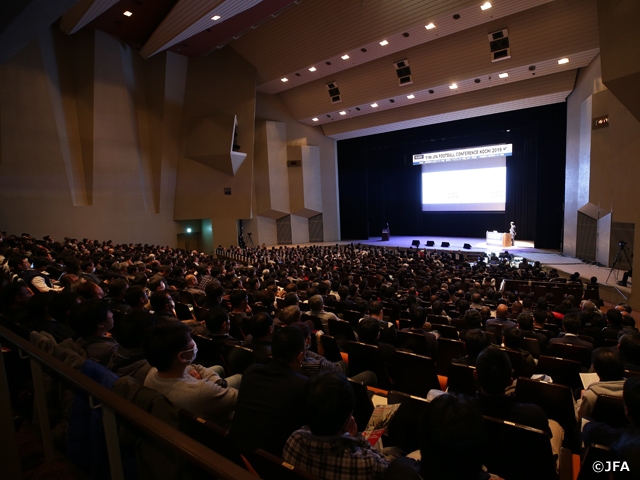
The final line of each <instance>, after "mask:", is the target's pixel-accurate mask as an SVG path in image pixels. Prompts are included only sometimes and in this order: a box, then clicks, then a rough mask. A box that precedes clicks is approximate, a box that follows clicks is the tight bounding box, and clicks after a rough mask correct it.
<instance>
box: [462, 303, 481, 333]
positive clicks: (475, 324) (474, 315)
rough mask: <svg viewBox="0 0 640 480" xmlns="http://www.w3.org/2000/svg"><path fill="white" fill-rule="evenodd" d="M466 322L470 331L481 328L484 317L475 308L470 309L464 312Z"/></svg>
mask: <svg viewBox="0 0 640 480" xmlns="http://www.w3.org/2000/svg"><path fill="white" fill-rule="evenodd" d="M464 321H465V322H466V323H467V328H469V329H474V328H480V327H481V326H482V316H481V315H480V312H479V311H478V310H476V309H475V308H470V309H469V310H467V311H466V312H464Z"/></svg>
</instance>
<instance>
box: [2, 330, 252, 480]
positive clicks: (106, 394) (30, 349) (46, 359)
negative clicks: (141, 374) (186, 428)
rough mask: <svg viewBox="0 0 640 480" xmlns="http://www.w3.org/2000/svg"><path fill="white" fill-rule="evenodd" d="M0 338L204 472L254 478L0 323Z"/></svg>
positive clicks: (235, 479) (232, 479)
mask: <svg viewBox="0 0 640 480" xmlns="http://www.w3.org/2000/svg"><path fill="white" fill-rule="evenodd" d="M0 337H3V338H5V339H6V340H8V341H9V342H10V343H11V344H13V345H15V346H16V347H17V348H19V349H20V350H23V351H24V352H26V353H27V354H28V355H29V356H30V357H31V358H33V359H35V360H36V361H38V362H39V363H40V364H42V365H44V366H46V367H47V368H48V371H49V372H50V373H51V371H53V372H54V373H56V374H57V375H59V376H60V377H62V378H64V379H65V380H67V381H69V382H70V383H72V384H73V385H74V386H75V387H77V388H78V389H80V390H82V391H83V392H85V393H87V394H88V395H91V396H92V397H93V398H94V399H97V400H98V401H99V402H101V403H103V404H104V405H106V406H108V407H109V408H111V409H112V410H113V411H114V412H115V413H116V415H117V416H118V417H120V418H123V419H124V420H126V421H127V422H129V423H131V424H133V425H135V426H136V427H138V428H139V429H140V430H142V431H143V432H144V433H146V434H148V435H150V436H152V437H154V438H156V439H157V440H159V441H160V442H162V443H163V444H165V445H167V446H169V447H171V448H172V449H173V450H174V451H176V452H177V453H178V454H179V455H180V456H181V457H182V458H184V459H186V460H187V461H189V462H190V463H194V464H196V465H198V466H199V467H201V468H203V469H204V470H206V471H207V472H209V473H211V474H214V475H217V476H218V477H220V478H223V479H229V480H256V478H257V477H256V476H255V475H253V474H252V473H250V472H249V471H247V470H245V469H244V468H242V467H240V466H239V465H236V464H235V463H233V462H232V461H231V460H229V459H227V458H225V457H223V456H222V455H220V454H219V453H217V452H215V451H213V450H211V449H209V448H207V447H205V446H204V445H202V444H201V443H199V442H197V441H196V440H194V439H193V438H191V437H189V436H188V435H185V434H184V433H182V432H180V431H179V430H177V429H175V428H173V427H172V426H170V425H167V424H166V423H164V422H163V421H162V420H159V419H157V418H155V417H154V416H153V415H151V414H150V413H147V412H146V411H144V410H143V409H141V408H139V407H137V406H136V405H134V404H133V403H131V402H129V401H127V400H125V399H124V398H122V397H120V396H118V395H117V394H116V393H114V392H112V391H111V390H109V389H108V388H105V387H103V386H102V385H100V384H98V383H97V382H95V381H93V380H91V379H90V378H88V377H86V376H85V375H83V374H82V373H80V372H79V371H77V370H75V369H73V368H72V367H70V366H69V365H66V364H65V363H64V362H62V361H60V360H58V359H57V358H55V357H54V356H52V355H50V354H49V353H47V352H45V351H43V350H42V349H40V348H38V347H36V346H35V345H33V344H32V343H30V342H28V341H27V340H25V339H23V338H22V337H20V336H18V335H16V334H15V333H13V332H11V331H10V330H8V329H7V328H6V327H2V326H0Z"/></svg>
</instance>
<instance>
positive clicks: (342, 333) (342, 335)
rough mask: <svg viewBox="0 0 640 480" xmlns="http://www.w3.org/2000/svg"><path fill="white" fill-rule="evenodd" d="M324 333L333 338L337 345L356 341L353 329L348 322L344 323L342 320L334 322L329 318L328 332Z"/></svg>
mask: <svg viewBox="0 0 640 480" xmlns="http://www.w3.org/2000/svg"><path fill="white" fill-rule="evenodd" d="M325 333H329V335H331V336H332V337H335V339H336V341H337V342H338V345H340V344H341V343H342V344H343V343H344V342H348V341H352V342H355V341H356V335H355V332H354V331H353V327H352V326H351V324H350V323H349V322H345V321H344V320H335V319H331V318H330V319H329V331H328V332H325Z"/></svg>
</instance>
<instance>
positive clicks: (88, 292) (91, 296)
mask: <svg viewBox="0 0 640 480" xmlns="http://www.w3.org/2000/svg"><path fill="white" fill-rule="evenodd" d="M76 292H77V293H78V295H80V296H81V297H82V298H84V299H85V300H99V299H101V298H102V297H104V291H103V290H102V288H100V286H99V285H96V284H95V283H93V282H82V283H81V284H80V285H78V287H77V288H76Z"/></svg>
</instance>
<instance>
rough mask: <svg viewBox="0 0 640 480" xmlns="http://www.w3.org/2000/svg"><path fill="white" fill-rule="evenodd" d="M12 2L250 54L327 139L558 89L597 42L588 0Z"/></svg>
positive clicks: (566, 85) (533, 98)
mask: <svg viewBox="0 0 640 480" xmlns="http://www.w3.org/2000/svg"><path fill="white" fill-rule="evenodd" d="M23 3H24V4H25V5H27V6H28V7H29V8H35V7H36V6H37V4H41V5H42V6H43V8H45V6H46V9H47V12H48V14H49V15H50V16H52V15H56V12H57V13H58V14H59V18H60V20H59V23H58V24H59V28H60V29H62V30H63V31H64V32H65V33H67V34H70V35H73V34H74V33H75V32H77V31H79V30H81V29H83V28H84V29H89V28H93V29H98V30H102V31H105V32H108V33H110V34H113V35H116V36H118V37H119V38H121V39H122V40H123V41H124V42H126V43H127V44H128V45H130V46H131V47H132V48H134V49H136V50H138V51H139V52H140V55H141V56H143V57H144V58H148V57H151V56H153V55H156V54H158V53H160V52H163V51H167V50H168V51H172V52H175V53H178V54H181V55H186V56H192V57H198V56H203V55H210V54H213V53H214V52H216V51H217V50H218V49H220V48H231V49H233V50H235V51H236V52H238V53H239V54H240V55H242V56H243V57H244V58H245V59H246V60H247V61H249V62H250V63H251V64H252V65H254V66H255V68H256V71H257V75H258V85H257V89H258V91H259V92H262V93H265V94H271V95H279V96H280V97H281V98H282V100H283V101H284V102H285V103H286V105H287V106H288V108H289V109H290V111H291V113H292V115H293V116H294V117H295V118H296V119H297V120H299V121H300V122H302V123H305V124H308V125H313V126H318V127H320V128H322V130H323V131H324V133H325V135H327V136H329V137H331V138H334V139H346V138H354V137H358V136H363V135H369V134H374V133H382V132H387V131H392V130H398V129H404V128H411V127H416V126H422V125H429V124H434V123H441V122H446V121H452V120H458V119H463V118H469V117H475V116H481V115H488V114H493V113H499V112H504V111H510V110H516V109H523V108H528V107H535V106H541V105H547V104H552V103H558V102H563V101H564V100H565V98H566V97H567V95H568V94H569V93H570V92H571V90H572V89H573V86H574V83H575V78H576V75H577V72H578V69H580V68H581V67H585V66H586V65H588V64H589V63H590V62H591V60H592V59H593V58H594V57H595V56H596V55H597V54H598V52H599V41H598V23H597V10H596V0H555V1H553V0H489V2H487V1H486V0H296V1H293V0H120V1H118V0H79V1H74V0H31V1H29V0H23ZM29 8H26V7H25V8H24V9H23V10H22V11H15V12H10V13H11V14H12V17H11V18H12V20H11V23H12V24H11V27H12V29H7V28H5V30H4V32H3V33H1V34H0V42H3V41H4V40H6V39H7V37H6V36H7V30H9V33H10V34H13V35H18V36H19V35H21V34H22V35H26V34H28V32H20V29H19V28H18V27H20V23H21V22H23V23H25V24H26V22H27V21H28V20H29V19H28V17H27V16H26V15H28V14H29ZM56 9H57V10H56ZM125 12H128V13H130V15H125ZM5 13H6V11H5ZM6 18H7V17H5V21H4V22H3V21H1V20H0V27H2V26H3V25H2V24H3V23H5V24H6V23H7V21H6ZM29 25H32V26H33V21H31V22H30V23H29ZM5 26H6V25H5ZM32 28H33V27H32ZM12 30H15V32H14V33H12ZM2 54H3V52H2V51H1V47H0V61H2V58H3V55H2Z"/></svg>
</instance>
